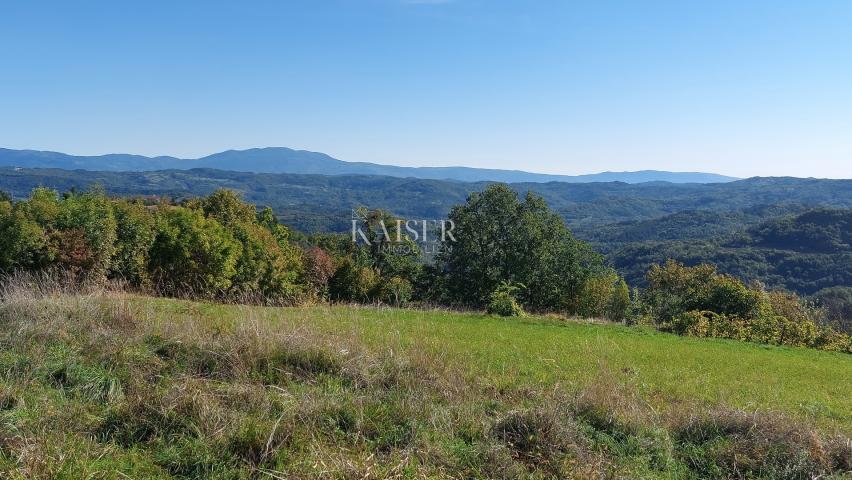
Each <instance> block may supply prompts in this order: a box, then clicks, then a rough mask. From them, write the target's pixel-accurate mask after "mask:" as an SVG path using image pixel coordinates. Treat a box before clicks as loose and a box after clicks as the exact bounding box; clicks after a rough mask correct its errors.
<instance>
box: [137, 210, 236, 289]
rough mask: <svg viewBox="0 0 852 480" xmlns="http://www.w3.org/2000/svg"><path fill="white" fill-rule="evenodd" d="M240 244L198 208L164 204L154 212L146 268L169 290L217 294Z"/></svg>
mask: <svg viewBox="0 0 852 480" xmlns="http://www.w3.org/2000/svg"><path fill="white" fill-rule="evenodd" d="M241 255H242V245H241V244H240V243H239V241H237V240H236V239H235V238H234V235H233V234H232V233H231V232H229V231H228V230H226V229H225V228H224V227H223V226H222V225H221V224H220V223H219V222H217V221H216V220H215V219H212V218H206V217H205V216H204V214H203V213H202V212H201V211H199V210H193V209H189V208H183V207H171V206H164V207H162V208H161V210H160V211H159V213H158V215H157V226H156V237H155V239H154V243H153V245H152V246H151V254H150V258H151V260H150V266H149V268H150V270H151V275H152V278H153V280H154V282H155V284H156V285H157V287H158V288H159V289H160V290H161V291H163V292H164V293H169V294H190V293H191V294H195V295H200V296H204V297H217V296H221V295H223V294H224V292H226V291H228V289H230V288H231V285H232V281H233V278H234V276H235V275H236V273H237V268H236V266H237V261H238V260H239V259H240V257H241Z"/></svg>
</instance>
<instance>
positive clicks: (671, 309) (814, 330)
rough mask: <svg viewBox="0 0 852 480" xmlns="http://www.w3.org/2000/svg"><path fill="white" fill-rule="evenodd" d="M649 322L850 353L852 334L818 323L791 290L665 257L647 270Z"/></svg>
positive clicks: (681, 331)
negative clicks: (748, 283)
mask: <svg viewBox="0 0 852 480" xmlns="http://www.w3.org/2000/svg"><path fill="white" fill-rule="evenodd" d="M642 302H643V303H644V304H645V306H647V307H648V308H647V313H646V315H647V316H648V320H649V321H651V322H652V323H653V324H655V325H657V326H658V327H659V328H661V329H664V330H669V331H672V332H675V333H678V334H681V335H691V336H697V337H721V338H732V339H736V340H744V341H750V342H758V343H767V344H771V345H790V346H797V347H813V348H820V349H824V350H834V351H845V352H852V338H850V337H849V336H848V335H845V334H842V333H838V332H836V331H834V330H833V329H831V328H830V327H827V326H823V325H820V324H819V316H820V312H819V311H818V310H816V309H814V308H813V307H811V306H809V305H807V304H805V303H804V302H803V301H801V300H800V299H799V298H798V297H797V296H796V295H795V294H794V293H790V292H781V291H771V292H767V291H765V290H764V289H763V287H762V285H760V284H755V285H752V286H746V285H745V284H744V283H743V282H742V281H740V280H738V279H736V278H734V277H731V276H728V275H722V274H719V273H717V272H716V269H715V267H714V266H712V265H698V266H694V267H687V266H685V265H683V264H680V263H677V262H674V261H669V262H667V263H666V264H665V265H656V266H654V267H652V268H651V270H650V271H649V272H648V288H647V289H646V290H645V291H644V293H643V295H642Z"/></svg>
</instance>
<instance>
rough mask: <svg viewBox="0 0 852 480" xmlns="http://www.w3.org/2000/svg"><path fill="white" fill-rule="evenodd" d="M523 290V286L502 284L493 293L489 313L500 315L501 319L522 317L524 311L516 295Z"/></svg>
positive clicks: (489, 303) (489, 302)
mask: <svg viewBox="0 0 852 480" xmlns="http://www.w3.org/2000/svg"><path fill="white" fill-rule="evenodd" d="M522 288H523V285H515V284H510V283H505V282H504V283H502V284H500V286H498V287H497V289H496V290H494V292H492V293H491V297H490V298H489V300H488V313H490V314H492V315H500V316H501V317H521V316H523V315H524V309H523V308H521V305H520V304H519V303H518V301H517V299H516V298H515V294H516V293H517V292H518V291H520V290H521V289H522Z"/></svg>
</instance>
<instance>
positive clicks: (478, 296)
mask: <svg viewBox="0 0 852 480" xmlns="http://www.w3.org/2000/svg"><path fill="white" fill-rule="evenodd" d="M147 203H149V204H146V203H145V202H143V201H142V200H140V199H136V200H126V199H111V198H109V197H107V196H106V194H105V193H104V192H103V191H102V190H99V189H94V190H90V191H87V192H83V193H78V192H74V191H72V192H69V193H67V194H65V195H62V196H59V195H58V194H57V193H56V192H53V191H51V190H47V189H44V188H38V189H35V190H34V191H33V192H32V194H31V196H30V198H29V199H27V200H22V201H18V202H11V201H8V200H6V201H3V202H2V203H0V233H2V236H0V246H2V247H3V248H2V250H0V268H2V269H3V270H5V271H7V272H15V271H29V272H45V271H47V272H49V271H62V272H66V273H68V274H69V275H71V276H72V277H73V278H74V281H75V282H81V283H90V284H103V282H105V281H106V280H107V279H118V280H121V281H123V282H125V283H127V284H128V285H129V286H130V287H131V288H134V289H136V290H137V291H143V292H149V293H155V294H161V295H166V296H189V297H193V298H204V299H216V300H220V301H231V302H246V303H255V304H274V305H297V304H304V303H310V302H322V301H326V300H330V301H335V302H358V303H382V304H386V305H393V306H397V307H399V306H404V305H407V304H409V303H411V302H417V303H419V304H433V305H435V304H437V305H445V306H454V307H464V308H474V309H480V310H487V311H489V312H491V313H494V314H497V315H502V316H521V315H523V313H524V312H525V311H531V312H541V313H556V314H560V315H563V316H578V317H582V318H605V319H609V320H612V321H624V322H625V323H637V322H638V323H649V324H652V325H655V326H656V327H657V328H660V329H663V330H666V331H672V332H676V333H679V334H682V335H692V336H708V337H724V338H733V339H738V340H745V341H752V342H758V343H767V344H777V345H793V346H807V347H813V348H820V349H827V350H835V351H842V352H852V341H850V336H849V335H848V334H845V333H842V332H843V329H844V328H845V327H846V326H847V323H848V322H847V321H846V320H845V319H843V320H838V319H837V315H838V314H839V315H845V314H844V313H842V312H843V311H844V310H843V308H845V307H844V306H843V305H846V303H844V302H846V301H847V300H848V299H847V298H846V297H845V296H844V295H839V294H838V293H839V292H836V291H835V292H833V293H832V292H824V294H823V296H822V297H820V298H819V299H817V300H819V301H820V302H822V303H824V304H827V305H830V306H831V308H830V309H825V310H821V309H818V308H816V307H814V306H813V305H810V304H805V303H804V302H802V301H800V300H799V299H798V297H796V296H795V295H794V294H791V293H786V292H783V291H765V288H764V287H763V286H762V285H759V284H755V285H754V286H746V285H745V284H744V283H743V282H742V281H740V280H739V279H737V278H735V277H733V276H729V275H721V274H717V273H716V268H715V267H713V266H710V265H701V266H696V267H686V266H684V265H681V264H678V263H676V262H669V263H667V264H666V265H665V266H660V265H654V266H653V267H652V268H651V270H650V271H649V273H648V277H647V278H648V287H647V288H646V289H645V290H644V291H643V292H642V293H641V295H640V296H638V297H636V296H634V298H633V299H631V298H630V294H629V287H628V285H627V283H626V282H625V281H624V279H623V278H620V277H619V276H618V275H617V274H616V272H615V271H614V270H613V269H611V268H609V267H607V266H606V265H605V264H604V261H603V258H602V257H601V256H600V255H599V254H597V253H596V252H594V250H592V248H591V247H590V246H589V245H588V244H587V243H585V242H583V241H581V240H577V239H576V238H574V236H573V235H572V234H571V232H570V231H569V230H568V228H567V227H566V226H565V225H564V223H563V221H562V219H561V218H560V217H559V216H558V215H556V214H555V213H553V212H552V211H551V210H550V209H549V208H548V206H547V204H546V203H545V202H544V200H543V199H542V198H541V197H538V196H536V195H534V194H532V193H527V195H526V197H525V198H524V199H523V200H521V199H520V198H519V196H518V194H517V193H516V192H515V191H514V190H512V189H511V188H509V187H508V186H506V185H502V184H495V185H491V186H488V187H487V188H486V189H485V190H484V191H483V192H481V193H478V192H475V193H473V194H471V195H470V197H469V198H468V199H467V202H466V203H464V204H462V205H459V206H456V207H454V208H453V210H452V211H451V212H450V215H449V219H450V221H451V222H452V223H453V225H454V227H455V231H454V234H453V235H451V236H444V237H443V238H441V241H442V244H441V245H442V247H443V248H442V250H441V251H440V253H439V254H438V255H437V256H436V257H435V258H434V262H431V263H430V262H427V261H426V259H425V258H424V256H423V255H422V252H421V250H420V247H419V246H418V244H417V243H416V242H415V241H414V240H413V239H412V238H409V237H408V236H407V234H403V232H402V224H403V223H404V222H403V221H402V220H401V219H397V218H395V217H394V216H392V215H390V214H389V213H387V212H384V211H381V210H367V209H360V210H359V211H358V212H357V215H358V218H360V219H362V220H363V222H362V223H363V224H362V225H360V226H359V227H358V228H359V230H358V235H357V236H356V234H355V232H353V234H352V235H353V238H345V237H344V236H340V235H334V234H325V235H323V234H319V235H313V236H310V237H304V236H298V235H294V236H293V237H294V238H291V233H290V231H289V230H288V229H287V228H286V227H284V226H282V225H280V224H279V223H278V221H277V220H276V218H275V216H274V214H273V212H272V210H271V209H269V208H266V209H263V210H260V211H258V210H257V209H256V208H255V207H254V206H253V205H250V204H248V203H245V202H244V201H242V200H241V199H240V198H239V197H238V196H237V195H236V194H235V193H234V192H232V191H229V190H217V191H216V192H214V193H212V194H211V195H209V196H207V197H193V198H189V199H186V200H184V201H182V202H180V203H177V204H176V203H174V202H171V201H168V200H166V199H159V200H156V201H148V202H147ZM826 215H827V216H829V217H830V218H829V220H827V221H820V219H822V218H823V217H825V216H826ZM807 218H808V219H809V220H808V222H809V223H808V222H805V223H807V224H809V225H811V224H813V225H823V226H824V225H831V226H832V227H825V228H823V229H822V230H820V231H825V232H826V233H825V234H824V235H822V236H818V237H819V238H823V237H826V236H829V237H831V238H832V239H833V240H832V242H833V243H831V245H833V247H832V248H835V247H836V248H839V247H838V245H840V244H839V243H838V242H843V241H845V237H843V235H844V234H843V233H842V232H843V230H842V229H840V230H837V229H834V227H833V226H835V225H836V223H837V222H836V221H835V220H832V219H836V218H845V217H843V216H842V215H839V214H836V213H835V212H827V213H826V214H825V215H816V214H809V216H808V217H807ZM799 223H803V222H792V224H793V225H797V224H799ZM789 224H790V222H787V223H784V225H785V226H784V227H778V228H777V229H775V230H778V229H781V230H783V232H785V233H784V234H783V235H782V234H777V235H774V236H773V235H769V234H768V233H766V232H767V231H769V230H767V229H761V230H760V233H761V236H760V238H762V239H764V240H763V241H769V240H766V239H767V238H776V237H784V238H786V237H789V236H791V235H792V236H794V237H795V238H797V239H799V238H801V236H800V235H798V234H794V233H791V232H793V230H794V229H793V227H790V226H789ZM775 230H772V231H775ZM797 231H798V230H797ZM391 232H394V233H391ZM755 237H756V236H755ZM811 238H815V237H813V236H812V237H811ZM353 240H354V241H353ZM776 243H777V242H776ZM838 312H840V313H838ZM838 330H839V331H838Z"/></svg>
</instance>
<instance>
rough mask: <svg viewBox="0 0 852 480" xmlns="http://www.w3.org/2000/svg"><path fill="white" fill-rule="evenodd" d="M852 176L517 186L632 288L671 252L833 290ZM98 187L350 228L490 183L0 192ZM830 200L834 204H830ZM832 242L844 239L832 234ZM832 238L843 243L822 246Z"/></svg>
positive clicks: (37, 174)
mask: <svg viewBox="0 0 852 480" xmlns="http://www.w3.org/2000/svg"><path fill="white" fill-rule="evenodd" d="M850 182H852V181H850V180H817V179H795V178H754V179H748V180H742V181H737V182H730V183H721V184H705V185H699V184H691V185H690V184H666V183H659V182H658V183H648V184H638V185H627V184H623V183H618V182H610V183H590V184H568V183H559V182H553V183H517V184H512V185H511V187H512V189H513V190H515V191H516V192H518V194H519V195H520V196H521V198H523V197H524V196H525V194H526V192H528V191H532V192H535V193H536V194H537V195H538V196H541V197H542V198H543V199H544V200H545V201H546V202H547V204H548V205H549V206H550V208H551V209H552V210H553V211H554V212H557V213H558V214H559V216H560V217H562V219H563V220H564V222H565V224H566V226H568V227H570V229H571V230H572V232H573V233H574V235H575V237H576V238H578V239H582V240H586V241H588V242H590V243H591V245H592V246H593V247H594V248H595V249H596V250H597V251H599V252H601V253H603V254H604V255H605V257H606V259H607V261H608V263H609V264H611V265H612V266H613V267H615V269H616V271H617V272H618V274H619V275H621V276H622V277H624V278H625V279H626V280H627V282H628V284H630V285H634V286H644V281H645V273H646V272H647V271H648V269H649V268H650V267H651V265H654V264H659V263H663V262H665V261H666V260H667V259H669V258H672V259H676V260H678V261H680V262H683V263H686V264H689V265H697V264H700V263H712V264H714V265H717V267H718V268H719V271H721V272H724V273H727V274H731V275H735V276H737V277H739V278H740V279H742V280H760V281H761V282H763V283H764V284H765V285H767V286H768V287H770V288H785V289H788V290H793V291H795V292H797V293H798V294H800V295H813V294H815V293H816V292H817V291H819V290H822V289H825V288H831V287H837V286H841V287H843V286H849V285H852V252H850V251H849V250H848V248H846V247H843V245H848V242H847V243H844V241H843V240H842V239H843V238H844V235H846V236H847V237H848V235H849V229H850V223H849V221H848V215H849V213H848V212H849V209H850V208H852V186H850ZM96 184H101V185H108V186H109V193H111V194H116V195H124V196H128V195H129V196H133V195H147V196H150V195H156V196H163V195H167V196H170V197H173V198H177V199H179V200H184V199H188V198H192V197H198V196H203V195H209V194H211V193H213V192H214V191H216V190H217V189H219V188H222V187H227V188H230V189H234V190H235V191H238V192H241V193H242V195H244V197H245V199H246V200H247V201H249V202H251V203H255V204H258V205H270V206H271V207H272V208H273V209H274V210H275V212H276V213H277V215H278V220H279V221H281V222H282V223H285V224H287V225H290V226H292V227H293V228H295V229H298V230H300V231H303V232H310V233H317V232H348V230H349V227H350V212H351V209H352V207H353V206H357V205H370V206H371V207H372V208H376V209H381V210H383V211H385V212H392V213H393V215H395V216H399V217H402V218H435V219H437V218H444V217H446V215H447V214H448V212H449V211H450V209H451V208H452V207H453V206H454V205H458V204H461V203H463V202H464V201H465V199H466V197H467V196H468V195H469V194H470V193H472V192H479V191H482V190H483V189H484V188H485V187H486V186H487V184H486V183H482V182H480V183H463V182H452V181H440V180H420V179H412V178H392V177H370V176H346V175H339V176H323V175H292V174H254V173H243V172H227V171H219V170H210V169H195V170H187V171H160V172H86V171H67V170H50V169H12V168H0V189H5V190H7V191H9V192H10V193H11V194H12V196H14V197H15V198H19V199H20V198H25V197H27V196H28V195H29V193H30V192H31V190H32V189H33V188H35V187H39V186H44V185H47V186H50V187H52V188H54V189H56V190H58V191H67V190H70V189H72V188H77V189H85V188H89V187H91V186H93V185H96ZM825 208H831V209H834V210H835V211H836V213H825V212H823V209H825ZM808 210H814V212H813V213H808ZM820 212H822V213H820ZM800 214H804V217H803V218H802V219H801V221H800V220H797V219H796V218H795V216H797V215H800ZM785 231H786V232H787V233H783V232H785ZM843 232H846V233H843ZM782 233H783V234H782ZM776 234H777V235H776ZM811 240H813V243H810V242H811ZM835 240H838V241H839V243H832V242H834V241H835ZM820 245H821V246H822V247H820ZM826 245H834V246H836V247H838V249H834V250H832V249H826V248H824V247H825V246H826ZM415 296H416V295H415Z"/></svg>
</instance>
